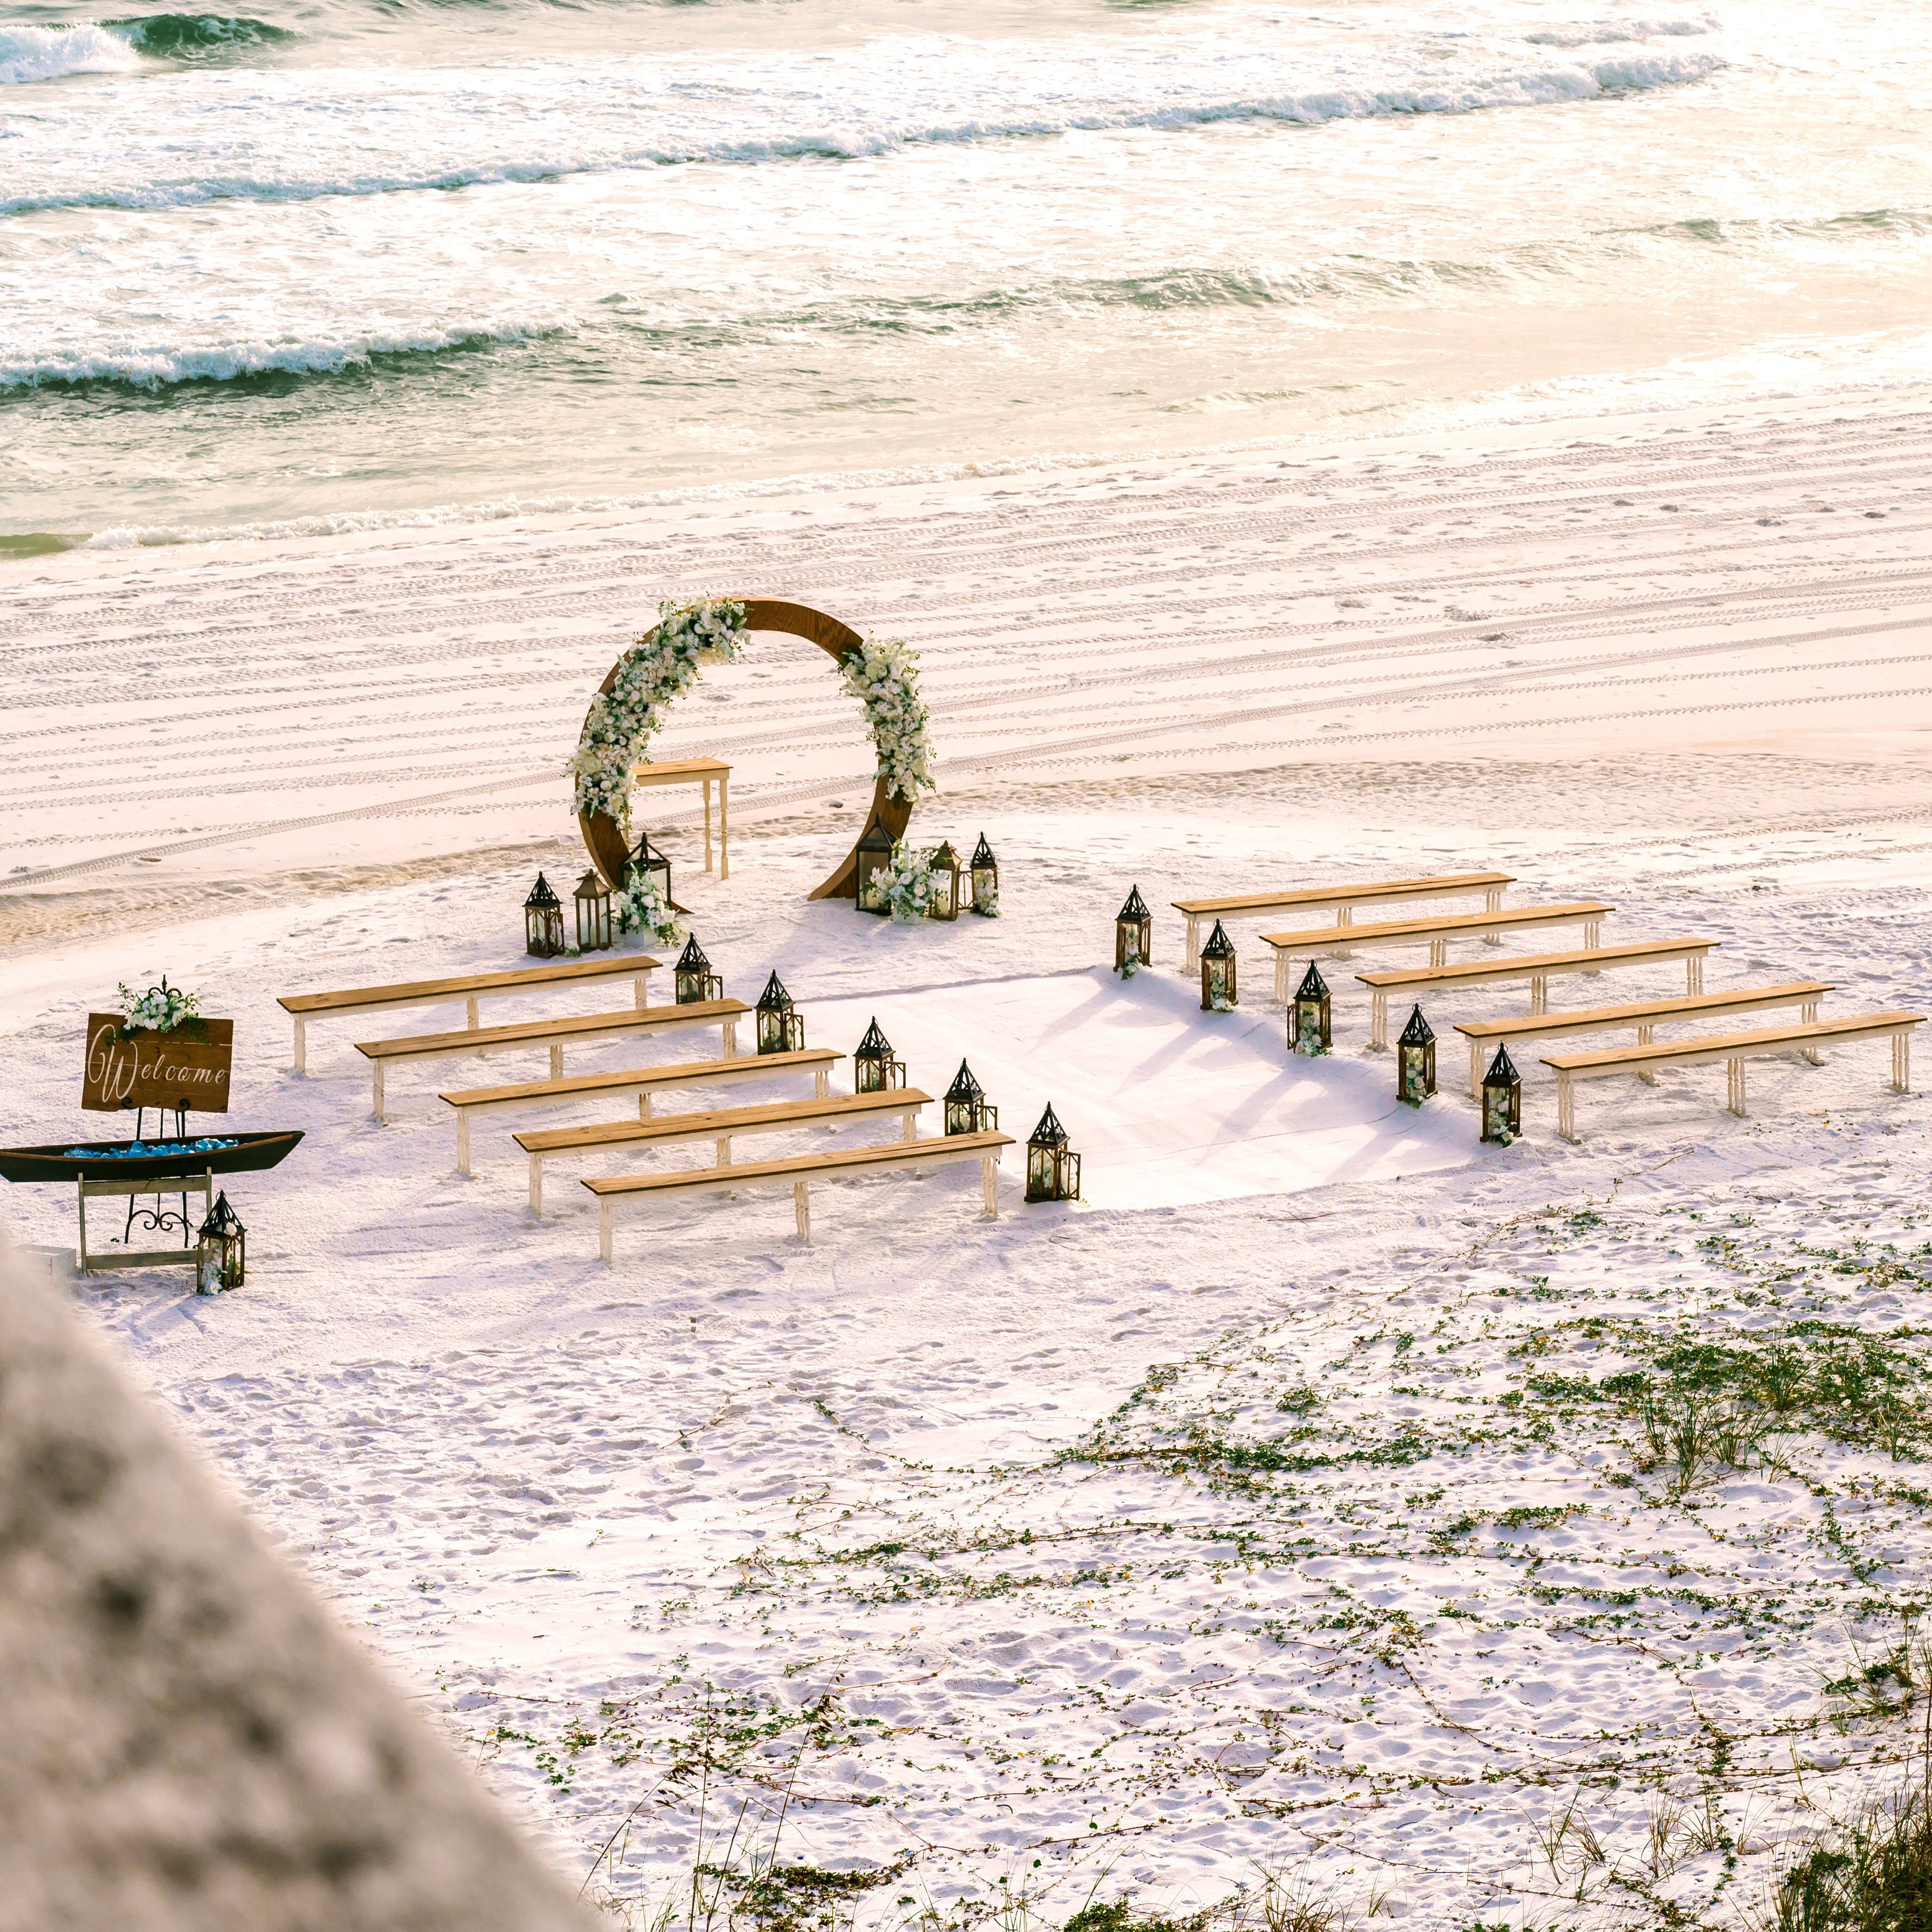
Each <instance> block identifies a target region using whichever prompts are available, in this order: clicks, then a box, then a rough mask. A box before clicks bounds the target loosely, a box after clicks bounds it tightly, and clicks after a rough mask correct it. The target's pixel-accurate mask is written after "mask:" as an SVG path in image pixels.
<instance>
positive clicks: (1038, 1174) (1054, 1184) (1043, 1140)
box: [1026, 1103, 1080, 1201]
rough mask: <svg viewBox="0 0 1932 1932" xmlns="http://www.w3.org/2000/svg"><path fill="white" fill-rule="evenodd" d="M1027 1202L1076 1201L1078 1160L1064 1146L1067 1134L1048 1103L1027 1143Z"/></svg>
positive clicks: (1078, 1192)
mask: <svg viewBox="0 0 1932 1932" xmlns="http://www.w3.org/2000/svg"><path fill="white" fill-rule="evenodd" d="M1026 1198H1027V1199H1028V1200H1029V1201H1078V1200H1079V1199H1080V1157H1079V1155H1078V1154H1076V1153H1075V1152H1074V1151H1073V1149H1072V1148H1070V1147H1069V1146H1068V1145H1067V1130H1066V1129H1065V1128H1064V1127H1062V1126H1061V1124H1060V1119H1059V1117H1058V1115H1056V1114H1055V1112H1054V1111H1053V1108H1052V1104H1051V1103H1049V1105H1048V1107H1047V1110H1046V1112H1045V1113H1043V1115H1040V1125H1039V1126H1038V1127H1035V1128H1034V1130H1033V1133H1032V1136H1031V1138H1030V1139H1028V1142H1027V1184H1026Z"/></svg>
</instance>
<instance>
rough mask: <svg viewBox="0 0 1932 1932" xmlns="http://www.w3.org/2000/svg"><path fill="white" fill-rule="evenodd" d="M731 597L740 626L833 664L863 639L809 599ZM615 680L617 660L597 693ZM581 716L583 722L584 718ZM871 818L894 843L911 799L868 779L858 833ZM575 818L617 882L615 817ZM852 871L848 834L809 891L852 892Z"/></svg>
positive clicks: (825, 894) (595, 857)
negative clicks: (810, 649) (840, 853)
mask: <svg viewBox="0 0 1932 1932" xmlns="http://www.w3.org/2000/svg"><path fill="white" fill-rule="evenodd" d="M735 601H739V602H741V603H742V604H743V605H744V607H745V629H746V630H748V631H782V632H783V633H784V634H785V635H786V636H787V637H802V638H803V639H804V640H805V642H806V643H809V644H816V645H817V646H818V648H819V649H820V650H822V651H823V652H824V653H825V654H826V656H827V657H829V658H831V660H832V662H833V663H834V664H837V663H838V662H839V661H841V660H842V659H843V658H844V655H845V654H846V652H848V651H850V650H852V649H856V647H857V646H858V645H859V644H860V643H862V642H863V641H864V640H863V639H862V638H861V637H860V636H859V634H858V632H857V631H855V630H853V628H851V627H850V625H847V624H841V622H839V621H838V619H837V618H836V617H832V616H827V615H826V613H825V612H823V610H813V609H812V608H811V606H810V605H809V604H787V603H785V602H784V601H781V599H779V598H775V597H745V598H739V599H736V600H735ZM616 682H617V666H616V664H613V665H612V666H611V667H610V670H608V671H607V673H605V674H604V682H602V683H601V684H600V685H598V687H597V690H598V695H599V696H600V697H601V695H602V694H604V692H605V691H608V690H609V689H610V687H611V686H612V685H613V684H615V683H616ZM586 722H588V719H587V718H586ZM874 818H876V819H877V820H878V821H879V823H880V824H881V825H882V826H884V828H885V830H886V835H887V836H888V837H889V838H891V839H892V840H893V841H894V842H895V843H896V842H897V841H898V840H899V839H901V838H904V836H905V829H906V827H907V825H908V824H910V823H911V821H912V804H911V801H910V799H903V798H895V797H893V796H891V795H890V794H889V793H888V792H887V791H886V781H885V780H884V778H883V777H881V778H878V779H877V780H875V781H874V784H873V786H872V805H871V811H869V812H868V814H866V816H865V818H864V819H863V820H862V821H861V822H860V824H859V837H860V838H862V837H864V835H865V828H866V826H868V825H869V824H871V822H872V820H874ZM577 824H578V826H580V828H581V829H582V830H583V844H584V849H585V850H586V851H588V852H589V854H590V859H591V862H592V864H593V865H595V867H596V868H597V869H598V871H599V872H601V874H603V876H604V882H605V883H607V885H610V886H613V887H614V886H617V885H619V883H622V880H623V877H624V867H625V863H626V862H627V861H628V858H629V856H630V853H629V850H628V847H626V846H625V843H624V835H623V833H622V832H621V831H620V830H619V829H618V826H617V821H616V820H615V819H614V818H613V817H611V816H610V814H609V813H608V812H604V811H587V812H579V813H578V814H577ZM858 877H859V847H858V843H857V841H856V840H854V841H853V847H852V850H850V852H848V853H846V855H845V856H844V859H841V861H840V862H839V863H838V865H837V866H835V868H833V870H832V874H831V875H830V877H828V878H827V879H826V880H824V882H823V883H822V884H820V885H818V886H814V888H813V889H812V891H811V894H810V895H809V896H810V897H811V898H815V899H835V898H843V899H849V898H856V896H857V895H858Z"/></svg>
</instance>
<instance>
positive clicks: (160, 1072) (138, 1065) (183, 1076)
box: [80, 1013, 235, 1114]
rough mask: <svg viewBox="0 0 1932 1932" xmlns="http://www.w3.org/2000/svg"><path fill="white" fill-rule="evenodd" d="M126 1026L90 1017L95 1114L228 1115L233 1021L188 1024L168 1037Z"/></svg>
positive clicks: (108, 1017) (87, 1094) (90, 1093)
mask: <svg viewBox="0 0 1932 1932" xmlns="http://www.w3.org/2000/svg"><path fill="white" fill-rule="evenodd" d="M126 1025H127V1022H126V1021H124V1019H122V1018H121V1016H120V1015H119V1014H118V1013H89V1015H88V1016H87V1067H86V1072H85V1073H84V1074H83V1076H82V1079H81V1088H80V1104H81V1106H83V1108H85V1109H86V1110H87V1111H88V1112H90V1113H95V1114H118V1112H120V1111H121V1109H123V1108H124V1107H192V1108H193V1109H196V1111H197V1112H202V1113H208V1114H225V1113H226V1112H227V1111H228V1074H229V1067H231V1065H232V1064H233V1061H234V1058H235V1022H233V1020H203V1019H192V1020H184V1021H183V1022H181V1025H179V1026H178V1027H176V1028H174V1029H173V1030H172V1031H170V1032H168V1033H156V1032H154V1031H153V1029H152V1028H148V1027H136V1028H134V1029H133V1031H132V1032H124V1031H122V1029H123V1028H124V1027H125V1026H126Z"/></svg>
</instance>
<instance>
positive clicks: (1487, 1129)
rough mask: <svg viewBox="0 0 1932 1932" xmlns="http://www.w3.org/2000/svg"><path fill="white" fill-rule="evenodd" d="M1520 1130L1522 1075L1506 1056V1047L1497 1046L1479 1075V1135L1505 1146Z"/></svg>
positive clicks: (1521, 1125)
mask: <svg viewBox="0 0 1932 1932" xmlns="http://www.w3.org/2000/svg"><path fill="white" fill-rule="evenodd" d="M1522 1132H1523V1076H1522V1075H1520V1073H1517V1070H1516V1063H1515V1061H1513V1060H1511V1058H1510V1057H1509V1049H1508V1047H1506V1046H1498V1047H1497V1049H1496V1058H1495V1059H1493V1061H1490V1070H1489V1072H1488V1073H1486V1074H1484V1076H1483V1138H1484V1140H1486V1141H1490V1142H1494V1143H1495V1144H1496V1146H1498V1147H1508V1145H1509V1144H1510V1142H1511V1141H1513V1140H1514V1139H1516V1138H1517V1136H1518V1135H1519V1134H1520V1133H1522Z"/></svg>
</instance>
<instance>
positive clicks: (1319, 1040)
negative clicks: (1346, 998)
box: [1288, 959, 1330, 1059]
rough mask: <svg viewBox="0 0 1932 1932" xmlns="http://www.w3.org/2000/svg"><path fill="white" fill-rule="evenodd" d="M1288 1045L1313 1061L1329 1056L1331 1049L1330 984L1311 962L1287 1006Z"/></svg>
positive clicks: (1311, 961)
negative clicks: (1322, 1055) (1325, 1055)
mask: <svg viewBox="0 0 1932 1932" xmlns="http://www.w3.org/2000/svg"><path fill="white" fill-rule="evenodd" d="M1288 1043H1289V1047H1290V1048H1291V1049H1292V1050H1293V1051H1294V1052H1296V1053H1301V1054H1306V1055H1308V1056H1309V1057H1310V1058H1311V1059H1312V1058H1315V1057H1316V1055H1320V1054H1324V1053H1326V1052H1328V1048H1329V1045H1330V1031H1329V1007H1328V981H1327V980H1325V979H1323V978H1322V975H1321V973H1320V972H1319V970H1318V969H1317V968H1316V964H1315V962H1314V961H1313V960H1312V959H1311V960H1310V961H1309V962H1308V971H1307V972H1306V973H1304V974H1303V975H1302V976H1301V985H1300V986H1298V987H1296V988H1295V998H1293V999H1292V1000H1291V1001H1289V1006H1288Z"/></svg>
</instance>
